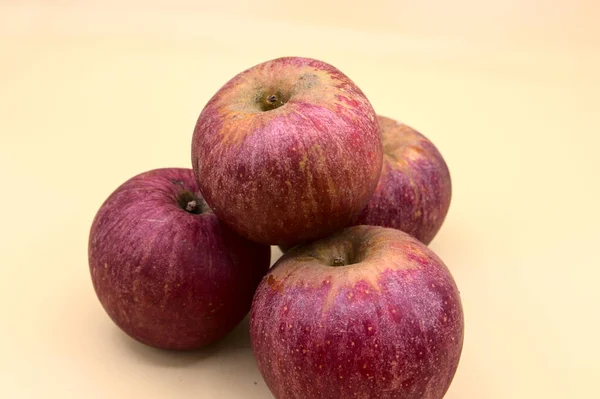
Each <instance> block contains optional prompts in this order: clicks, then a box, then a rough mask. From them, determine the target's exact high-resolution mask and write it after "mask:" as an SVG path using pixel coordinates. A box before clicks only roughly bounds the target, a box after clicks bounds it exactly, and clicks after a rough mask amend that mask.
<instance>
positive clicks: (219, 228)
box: [89, 168, 270, 349]
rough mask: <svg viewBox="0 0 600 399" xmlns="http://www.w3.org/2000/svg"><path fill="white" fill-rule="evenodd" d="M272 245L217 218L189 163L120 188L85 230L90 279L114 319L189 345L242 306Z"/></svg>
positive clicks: (145, 338)
mask: <svg viewBox="0 0 600 399" xmlns="http://www.w3.org/2000/svg"><path fill="white" fill-rule="evenodd" d="M269 262H270V250H269V247H268V246H265V245H260V244H257V243H253V242H250V241H247V240H246V239H243V238H242V237H240V236H238V235H237V234H235V233H233V232H232V231H231V230H229V229H228V228H226V227H225V226H223V224H221V223H220V222H219V220H218V219H217V217H216V216H215V214H214V213H213V212H212V211H210V209H209V208H208V207H207V206H206V205H205V203H204V201H203V200H202V198H201V197H200V194H199V192H198V186H197V184H196V182H195V179H194V175H193V172H192V170H191V169H176V168H171V169H157V170H152V171H149V172H146V173H142V174H140V175H138V176H135V177H134V178H132V179H130V180H128V181H127V182H125V183H124V184H123V185H121V186H120V187H119V188H117V189H116V190H115V191H114V192H113V193H112V194H111V195H110V197H108V199H107V200H106V201H105V202H104V204H103V205H102V206H101V207H100V210H99V211H98V213H97V214H96V217H95V219H94V222H93V224H92V228H91V231H90V238H89V266H90V271H91V274H92V282H93V284H94V288H95V290H96V294H97V295H98V299H100V302H101V303H102V306H103V307H104V309H105V310H106V312H107V313H108V315H109V316H110V317H111V319H112V320H113V321H114V322H115V323H116V324H117V325H118V326H119V327H120V328H121V329H122V330H123V331H125V332H126V333H127V334H129V335H130V336H131V337H133V338H135V339H137V340H139V341H141V342H143V343H145V344H148V345H151V346H154V347H158V348H164V349H193V348H198V347H201V346H204V345H207V344H210V343H212V342H214V341H216V340H218V339H219V338H221V337H223V336H224V335H226V334H227V333H228V332H229V331H231V330H232V329H233V328H234V327H235V326H236V325H237V324H238V323H239V322H240V321H241V320H242V318H243V317H244V316H245V315H246V314H247V313H248V311H249V309H250V304H251V302H252V296H253V294H254V290H255V288H256V286H257V285H258V283H259V281H260V279H261V277H262V276H263V275H264V274H265V273H266V271H267V270H268V268H269Z"/></svg>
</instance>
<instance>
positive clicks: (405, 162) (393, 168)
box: [353, 116, 452, 244]
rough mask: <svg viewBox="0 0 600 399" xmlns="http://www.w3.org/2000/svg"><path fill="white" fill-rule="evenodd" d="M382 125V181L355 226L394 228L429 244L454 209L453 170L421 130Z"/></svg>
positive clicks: (381, 120)
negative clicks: (450, 210) (452, 204)
mask: <svg viewBox="0 0 600 399" xmlns="http://www.w3.org/2000/svg"><path fill="white" fill-rule="evenodd" d="M377 119H378V120H379V125H380V127H381V133H382V137H383V154H384V155H383V167H382V170H381V176H380V177H379V183H378V184H377V188H376V189H375V193H374V194H373V197H371V199H370V201H369V203H368V204H367V206H366V207H365V208H364V209H363V211H362V212H361V213H360V215H359V216H358V218H357V219H356V220H355V221H354V223H353V224H355V225H360V224H369V225H375V226H383V227H393V228H395V229H399V230H402V231H404V232H406V233H408V234H410V235H412V236H413V237H416V238H417V239H418V240H420V241H421V242H423V243H425V244H429V243H430V242H431V240H433V238H434V237H435V235H436V234H437V232H438V230H439V229H440V227H441V226H442V223H443V222H444V219H445V218H446V214H447V213H448V208H449V207H450V198H451V196H452V185H451V182H450V172H449V171H448V166H447V165H446V162H445V161H444V158H442V155H441V154H440V152H439V151H438V150H437V148H436V147H435V146H434V145H433V143H432V142H431V141H429V140H428V139H427V138H426V137H424V136H423V135H422V134H420V133H419V132H417V131H416V130H414V129H412V128H411V127H409V126H406V125H405V124H403V123H400V122H396V121H395V120H393V119H390V118H386V117H383V116H378V117H377Z"/></svg>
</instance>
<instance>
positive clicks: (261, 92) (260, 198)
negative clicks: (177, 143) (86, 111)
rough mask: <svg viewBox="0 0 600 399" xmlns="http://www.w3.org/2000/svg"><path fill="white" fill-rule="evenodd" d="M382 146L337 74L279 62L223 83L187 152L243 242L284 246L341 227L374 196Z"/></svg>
mask: <svg viewBox="0 0 600 399" xmlns="http://www.w3.org/2000/svg"><path fill="white" fill-rule="evenodd" d="M382 158H383V155H382V144H381V135H380V133H379V126H378V123H377V120H376V116H375V112H374V111H373V107H372V106H371V104H370V103H369V101H368V100H367V98H366V97H365V95H364V94H363V93H362V91H361V90H360V89H359V88H358V87H357V86H356V84H354V82H352V81H351V80H350V79H349V78H348V77H347V76H346V75H344V74H343V73H342V72H340V71H339V70H338V69H336V68H335V67H333V66H331V65H329V64H326V63H324V62H321V61H317V60H313V59H308V58H299V57H286V58H278V59H275V60H271V61H267V62H265V63H262V64H259V65H256V66H254V67H252V68H250V69H248V70H246V71H244V72H242V73H240V74H239V75H237V76H235V77H234V78H233V79H231V80H230V81H229V82H228V83H227V84H225V86H223V87H222V88H221V89H220V90H219V91H218V92H217V93H216V94H215V95H214V97H212V99H211V100H210V101H209V102H208V104H207V105H206V106H205V107H204V109H203V110H202V113H201V114H200V116H199V118H198V122H197V124H196V127H195V130H194V136H193V143H192V163H193V166H194V172H195V174H196V177H197V178H198V181H199V186H200V190H201V192H202V194H203V196H204V198H205V199H206V202H207V203H208V204H209V205H210V207H211V208H212V209H213V211H214V212H215V214H216V215H217V216H218V217H219V218H220V219H221V220H222V221H223V222H224V223H225V224H226V225H228V226H229V227H231V228H232V229H233V230H235V231H236V232H238V233H239V234H240V235H243V236H244V237H246V238H248V239H251V240H254V241H257V242H261V243H265V244H284V245H290V244H294V243H297V242H302V241H305V240H311V239H315V238H318V237H322V236H326V235H328V234H330V233H332V232H334V231H336V230H338V229H340V228H342V227H344V226H345V225H347V224H349V223H350V222H351V221H352V220H353V219H354V218H355V217H356V215H358V213H359V212H360V211H361V209H362V208H363V207H364V206H365V205H366V204H367V202H368V201H369V198H370V197H371V195H372V194H373V191H374V190H375V186H376V185H377V181H378V178H379V173H380V172H381V163H382Z"/></svg>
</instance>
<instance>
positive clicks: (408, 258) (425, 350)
mask: <svg viewBox="0 0 600 399" xmlns="http://www.w3.org/2000/svg"><path fill="white" fill-rule="evenodd" d="M463 323H464V322H463V313H462V306H461V301H460V296H459V292H458V289H457V287H456V285H455V283H454V280H453V278H452V276H451V275H450V272H449V271H448V269H447V268H446V266H445V265H444V263H442V261H441V260H440V258H438V257H437V256H436V255H435V254H434V253H433V252H432V251H431V250H429V249H428V248H427V247H426V246H425V245H424V244H423V243H421V242H420V241H418V240H416V239H415V238H413V237H411V236H409V235H408V234H406V233H404V232H402V231H400V230H396V229H391V228H384V227H378V226H353V227H349V228H347V229H344V230H341V231H339V232H337V233H336V234H334V235H332V236H330V237H327V238H325V239H322V240H318V241H314V242H312V243H310V244H305V245H298V246H295V247H294V248H292V249H291V250H289V251H288V252H287V253H286V254H285V255H283V257H282V258H281V259H280V260H279V261H278V262H277V263H276V265H275V266H274V267H273V268H272V269H271V270H270V271H269V272H268V273H267V274H266V275H265V277H264V278H263V280H262V282H261V283H260V285H259V286H258V289H257V291H256V294H255V296H254V302H253V303H252V310H251V319H250V330H251V331H250V334H251V339H252V348H253V351H254V355H255V357H256V360H257V363H258V368H259V370H260V372H261V374H262V375H263V377H264V379H265V381H266V383H267V386H268V387H269V389H270V390H271V392H272V393H273V395H275V397H276V398H277V399H338V398H363V399H409V398H410V399H417V398H418V399H440V398H442V397H443V396H444V393H445V392H446V390H447V389H448V387H449V386H450V383H451V382H452V379H453V377H454V373H455V371H456V368H457V366H458V362H459V358H460V354H461V350H462V344H463Z"/></svg>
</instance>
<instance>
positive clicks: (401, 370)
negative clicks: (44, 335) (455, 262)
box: [89, 57, 464, 399]
mask: <svg viewBox="0 0 600 399" xmlns="http://www.w3.org/2000/svg"><path fill="white" fill-rule="evenodd" d="M191 152H192V167H193V169H180V168H165V169H156V170H151V171H148V172H145V173H142V174H140V175H137V176H135V177H133V178H131V179H130V180H128V181H126V182H125V183H123V184H122V185H121V186H120V187H118V188H117V189H116V190H115V191H114V192H113V193H112V194H111V195H110V196H109V197H108V199H106V201H105V202H104V203H103V205H102V206H101V207H100V209H99V211H98V213H97V214H96V217H95V219H94V221H93V224H92V227H91V231H90V237H89V266H90V271H91V276H92V282H93V285H94V289H95V291H96V294H97V296H98V298H99V300H100V302H101V304H102V306H103V307H104V309H105V310H106V312H107V313H108V315H109V316H110V317H111V319H112V320H113V321H114V322H115V323H116V324H117V325H118V326H119V327H120V328H121V329H122V330H123V331H125V332H126V333H127V334H129V335H130V336H131V337H133V338H135V339H137V340H139V341H141V342H143V343H145V344H147V345H151V346H154V347H158V348H164V349H174V350H187V349H195V348H200V347H203V346H206V345H209V344H211V343H213V342H215V341H217V340H219V339H221V338H222V337H224V336H225V335H227V334H228V333H229V332H230V331H231V330H232V329H233V328H234V327H235V326H236V325H237V324H238V323H239V322H240V321H241V320H242V319H243V318H244V316H245V315H246V314H248V312H249V311H250V314H251V317H250V336H251V341H252V349H253V352H254V355H255V357H256V361H257V364H258V368H259V370H260V372H261V374H262V375H263V377H264V379H265V381H266V383H267V386H268V387H269V389H270V390H271V392H272V393H273V395H274V396H275V397H276V398H278V399H313V398H314V399H320V398H330V399H338V398H341V399H345V398H371V399H388V398H389V399H391V398H396V399H409V398H415V399H416V398H426V399H436V398H442V397H443V396H444V394H445V392H446V391H447V389H448V387H449V386H450V383H451V382H452V379H453V377H454V374H455V372H456V368H457V366H458V362H459V358H460V354H461V350H462V343H463V325H464V321H463V313H462V306H461V301H460V296H459V292H458V289H457V287H456V284H455V283H454V280H453V278H452V276H451V274H450V272H449V271H448V269H447V268H446V266H445V265H444V263H443V262H442V261H441V259H440V258H439V257H438V256H436V255H435V254H434V253H433V252H432V251H431V250H430V249H429V248H427V246H426V244H428V243H429V242H430V241H431V240H432V239H433V238H434V236H435V235H436V233H437V232H438V230H439V229H440V227H441V224H442V222H443V221H444V218H445V216H446V213H447V212H448V208H449V205H450V197H451V183H450V174H449V172H448V168H447V166H446V163H445V162H444V159H443V158H442V156H441V154H440V153H439V152H438V150H437V149H436V147H435V146H434V145H433V144H432V143H431V141H429V140H428V139H427V138H425V137H424V136H422V135H421V134H419V133H418V132H417V131H415V130H414V129H412V128H410V127H408V126H406V125H404V124H402V123H399V122H396V121H395V120H392V119H389V118H386V117H383V116H378V115H376V113H375V111H374V110H373V107H372V106H371V104H370V102H369V100H368V99H367V97H366V96H365V95H364V94H363V92H362V91H361V90H360V89H359V88H358V86H357V85H356V84H355V83H354V82H353V81H352V80H350V78H348V77H347V76H346V75H344V74H343V73H342V72H341V71H339V70H338V69H336V68H335V67H333V66H331V65H329V64H327V63H324V62H322V61H318V60H314V59H307V58H300V57H285V58H278V59H275V60H271V61H267V62H264V63H262V64H259V65H256V66H254V67H252V68H250V69H248V70H246V71H244V72H241V73H240V74H238V75H237V76H235V77H233V79H231V80H230V81H229V82H227V83H226V84H225V85H224V86H223V87H222V88H221V89H220V90H219V91H218V92H217V93H216V94H215V95H214V96H213V97H212V98H211V99H210V100H209V102H208V103H207V104H206V106H205V107H204V109H203V110H202V112H201V114H200V116H199V118H198V121H197V124H196V126H195V129H194V134H193V138H192V148H191ZM270 245H279V246H280V247H281V248H282V249H283V250H285V254H284V255H283V256H282V257H281V258H280V259H279V260H278V261H277V262H276V264H275V265H274V266H273V267H272V268H271V269H270V270H269V263H270Z"/></svg>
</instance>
